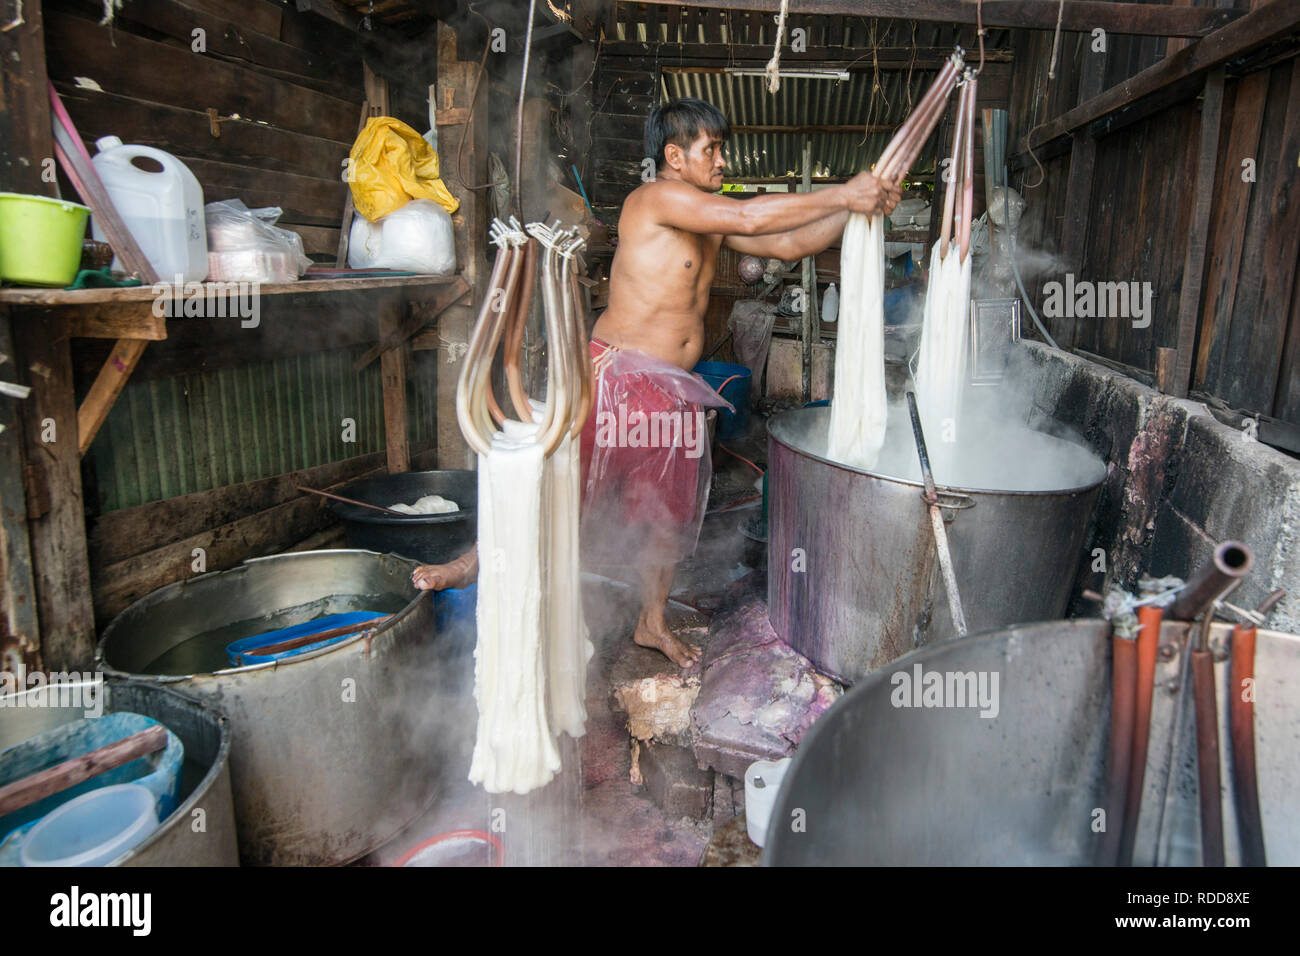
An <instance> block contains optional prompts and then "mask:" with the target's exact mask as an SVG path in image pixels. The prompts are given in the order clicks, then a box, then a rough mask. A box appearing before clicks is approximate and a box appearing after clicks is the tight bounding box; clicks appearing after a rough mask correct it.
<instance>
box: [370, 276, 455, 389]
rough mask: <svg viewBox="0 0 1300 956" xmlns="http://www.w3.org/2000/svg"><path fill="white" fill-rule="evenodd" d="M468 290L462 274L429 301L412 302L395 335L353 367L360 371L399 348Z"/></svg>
mask: <svg viewBox="0 0 1300 956" xmlns="http://www.w3.org/2000/svg"><path fill="white" fill-rule="evenodd" d="M468 292H469V283H468V282H466V281H465V280H464V279H463V278H461V277H460V276H457V277H456V282H455V283H454V284H452V285H449V286H443V287H441V288H439V289H438V290H437V292H436V293H435V295H434V297H433V298H432V299H430V300H429V301H427V302H412V303H410V312H409V314H408V315H407V316H406V318H405V319H403V320H402V322H401V323H400V325H398V327H397V328H396V329H395V330H394V333H393V335H392V336H390V337H389V338H386V339H381V340H380V342H379V344H378V345H375V346H373V347H372V348H369V349H367V350H366V351H365V353H364V354H363V355H362V356H361V357H360V358H359V359H357V360H356V362H354V363H353V368H355V369H356V370H357V371H358V372H360V371H361V370H362V369H363V368H365V367H366V366H367V365H369V364H370V363H371V362H373V361H374V360H375V359H377V358H379V357H380V356H381V355H382V354H383V353H385V352H387V351H388V350H390V349H394V348H397V347H398V346H399V345H401V344H402V343H403V342H405V341H407V340H408V339H409V338H411V336H413V335H415V334H416V333H417V332H419V331H420V330H421V329H423V328H424V327H425V326H426V325H428V324H429V323H430V322H432V321H434V320H435V319H437V318H438V316H440V315H441V314H442V313H443V312H445V311H447V309H448V307H450V306H451V305H453V304H454V303H456V302H457V301H459V300H460V299H461V298H462V297H464V296H465V294H466V293H468Z"/></svg>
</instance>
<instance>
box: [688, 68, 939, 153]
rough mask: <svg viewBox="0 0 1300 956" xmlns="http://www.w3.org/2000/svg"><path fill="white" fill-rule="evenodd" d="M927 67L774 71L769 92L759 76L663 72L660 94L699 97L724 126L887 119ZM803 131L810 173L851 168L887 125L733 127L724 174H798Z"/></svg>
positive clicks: (910, 98)
mask: <svg viewBox="0 0 1300 956" xmlns="http://www.w3.org/2000/svg"><path fill="white" fill-rule="evenodd" d="M935 75H936V73H935V71H932V70H926V71H921V70H914V71H912V72H911V74H910V76H909V73H908V71H906V70H881V71H880V72H879V73H875V72H862V73H859V72H854V73H850V74H849V79H847V80H823V79H811V78H801V77H782V79H781V88H780V89H779V90H778V91H777V92H776V93H775V94H771V93H768V91H767V81H766V79H765V78H764V77H762V76H747V75H736V74H729V73H685V72H683V73H675V72H672V73H670V72H665V73H664V74H663V79H664V90H663V93H664V97H665V98H670V97H678V96H695V97H699V98H700V99H702V100H707V101H708V102H710V103H712V104H714V105H715V106H717V107H718V108H719V109H720V110H722V111H723V112H724V113H725V114H726V115H727V119H729V120H730V121H731V125H732V126H852V125H859V124H860V125H862V126H863V127H866V126H868V125H871V126H891V127H892V126H897V125H898V124H900V123H902V122H903V120H904V119H906V117H907V115H908V114H909V113H910V112H911V110H912V107H913V106H914V105H915V104H916V103H917V102H918V101H919V100H920V98H921V97H922V96H923V95H924V94H925V91H926V89H927V88H928V87H929V85H930V83H931V82H933V80H934V77H935ZM877 84H878V85H877ZM808 136H811V138H812V157H813V172H814V175H823V176H851V175H853V174H854V173H857V172H860V171H861V170H863V169H866V168H868V167H869V166H870V164H871V163H872V162H874V161H875V159H876V157H877V156H879V155H880V153H881V151H882V150H884V148H885V146H886V144H888V142H889V140H890V138H891V137H892V136H893V133H892V132H878V133H867V134H864V133H811V134H805V133H735V134H733V135H732V138H731V141H730V142H729V143H728V144H727V174H728V175H730V176H745V177H771V176H797V175H802V173H803V170H802V168H801V165H802V162H803V143H804V139H805V138H807V137H808ZM913 172H914V173H919V172H920V170H914V171H913Z"/></svg>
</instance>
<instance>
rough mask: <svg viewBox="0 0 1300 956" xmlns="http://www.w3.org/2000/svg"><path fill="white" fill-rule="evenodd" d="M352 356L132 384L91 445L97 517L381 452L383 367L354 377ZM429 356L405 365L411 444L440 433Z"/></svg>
mask: <svg viewBox="0 0 1300 956" xmlns="http://www.w3.org/2000/svg"><path fill="white" fill-rule="evenodd" d="M359 354H360V350H340V351H333V352H322V353H316V354H312V355H298V356H291V357H287V358H280V359H275V360H273V361H269V362H261V363H255V364H250V365H246V366H242V367H238V368H225V369H218V370H216V371H212V372H203V373H199V374H193V375H181V376H177V377H175V378H169V379H161V380H156V381H142V382H128V384H127V386H126V388H125V389H124V390H123V392H122V394H121V395H120V396H119V397H118V400H117V402H116V403H115V404H114V406H113V410H112V411H111V412H110V413H109V416H108V420H107V421H106V422H105V423H104V426H103V428H101V429H100V432H99V434H98V435H97V436H96V437H95V441H94V442H93V444H92V445H91V455H92V456H93V466H92V467H93V468H94V473H95V480H96V485H97V488H98V498H99V509H100V512H101V513H102V512H105V511H112V510H115V509H118V508H129V507H132V506H134V505H139V504H144V503H145V502H148V501H157V500H159V499H163V498H172V497H175V496H177V495H185V494H189V493H191V492H195V491H206V490H208V489H211V488H219V487H222V486H224V485H232V484H238V483H239V482H243V481H253V480H256V479H258V478H268V477H270V476H272V475H278V474H284V473H285V472H291V471H296V470H298V469H300V468H310V467H313V466H315V465H323V464H327V463H329V462H334V461H342V460H344V459H347V458H354V457H356V456H359V455H366V454H369V453H371V452H377V451H382V450H383V449H384V445H385V443H384V412H383V391H382V385H381V383H380V363H379V362H372V363H371V364H370V365H369V366H368V367H367V368H366V369H365V370H364V371H362V372H361V373H360V374H358V373H357V372H356V371H355V370H354V369H353V367H352V363H353V361H354V360H355V359H356V358H357V356H358V355H359ZM436 354H437V353H433V352H431V353H416V357H415V361H413V362H412V363H411V369H410V374H409V375H408V384H407V404H408V416H409V419H410V423H411V440H412V441H413V442H417V441H425V440H427V439H430V438H432V437H434V435H435V434H436V427H435V421H434V415H435V407H436V401H437V395H436V383H435V373H434V366H433V364H432V363H433V361H434V358H433V356H436ZM426 355H427V356H428V357H427V358H426ZM344 418H351V419H353V420H355V422H356V442H355V443H346V444H345V443H344V441H343V419H344Z"/></svg>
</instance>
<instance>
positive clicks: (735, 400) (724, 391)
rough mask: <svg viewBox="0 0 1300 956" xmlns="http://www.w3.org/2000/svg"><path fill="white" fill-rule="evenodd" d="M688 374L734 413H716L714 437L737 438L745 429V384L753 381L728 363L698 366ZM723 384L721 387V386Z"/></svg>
mask: <svg viewBox="0 0 1300 956" xmlns="http://www.w3.org/2000/svg"><path fill="white" fill-rule="evenodd" d="M691 371H693V372H695V374H696V375H698V376H700V378H702V379H704V381H706V382H708V383H709V385H711V386H712V387H713V390H714V391H715V392H716V391H718V390H719V389H721V395H722V397H723V398H725V399H726V400H727V401H729V402H731V404H732V406H733V407H734V408H735V409H736V410H735V411H734V412H732V411H731V410H729V409H726V408H719V409H718V437H719V438H721V439H723V440H724V441H725V440H728V439H731V438H739V437H741V436H742V435H744V434H745V429H746V428H748V427H749V383H750V380H751V379H752V378H753V377H754V376H753V374H752V373H751V372H750V371H749V369H748V368H746V367H745V366H744V365H735V364H733V363H731V362H700V363H699V364H698V365H696V366H695V368H693V369H692V370H691ZM724 383H725V384H724Z"/></svg>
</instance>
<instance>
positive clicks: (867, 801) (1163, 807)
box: [764, 620, 1300, 866]
mask: <svg viewBox="0 0 1300 956" xmlns="http://www.w3.org/2000/svg"><path fill="white" fill-rule="evenodd" d="M1228 631H1229V628H1228V627H1226V626H1224V625H1216V626H1215V628H1214V632H1213V636H1212V640H1211V643H1212V646H1215V645H1217V646H1219V647H1222V642H1223V641H1224V639H1225V637H1226V635H1227V633H1228ZM1187 632H1188V626H1187V625H1186V624H1177V623H1170V624H1165V625H1164V626H1163V628H1162V629H1161V637H1160V647H1161V653H1160V660H1159V662H1158V664H1157V668H1156V683H1155V688H1156V689H1155V694H1154V697H1153V699H1152V717H1151V739H1150V747H1149V750H1148V758H1147V766H1146V775H1145V783H1144V789H1143V800H1142V808H1141V814H1140V816H1139V823H1138V829H1137V836H1136V841H1135V846H1134V855H1133V862H1134V864H1135V865H1138V866H1149V865H1152V864H1158V865H1175V866H1196V865H1199V864H1200V862H1201V858H1200V828H1199V803H1198V795H1197V775H1196V759H1195V752H1196V739H1195V738H1196V735H1195V730H1194V727H1195V722H1194V719H1193V715H1192V700H1191V694H1190V693H1184V692H1183V688H1189V687H1190V684H1191V681H1190V679H1189V675H1188V674H1187V673H1186V659H1187V654H1186V653H1185V649H1186V642H1187ZM1218 656H1221V655H1219V654H1216V657H1218ZM918 668H919V670H918ZM1215 668H1216V670H1215V676H1216V684H1217V697H1218V705H1219V740H1220V750H1221V753H1222V754H1223V757H1224V764H1223V765H1224V767H1225V768H1230V767H1231V766H1232V763H1231V756H1232V754H1231V751H1232V742H1231V737H1230V735H1229V733H1228V722H1227V721H1228V715H1227V701H1228V700H1229V697H1230V693H1231V691H1230V688H1229V673H1228V662H1227V661H1226V660H1223V661H1220V662H1218V663H1216V665H1215ZM918 674H919V675H920V678H921V687H922V688H923V687H924V685H925V684H926V682H927V681H929V680H931V678H929V677H928V675H930V674H938V675H939V677H940V678H941V679H942V680H943V682H944V686H945V688H947V687H948V685H949V683H951V685H952V687H953V688H954V691H955V689H956V688H957V687H958V686H959V685H963V684H964V686H967V687H969V686H970V679H969V678H964V679H958V677H957V675H973V676H974V678H975V681H976V684H977V685H978V683H979V680H980V675H984V680H985V686H986V687H987V688H991V687H992V686H993V683H992V675H994V674H996V675H998V679H997V685H996V686H997V694H996V695H995V697H996V708H995V709H996V714H995V715H993V716H987V717H985V716H981V709H980V707H978V706H975V707H971V706H952V705H953V704H955V703H957V702H958V697H957V696H956V694H955V693H949V692H948V691H947V690H946V689H945V691H944V692H943V694H942V695H941V696H936V697H934V698H932V700H940V701H942V702H943V703H945V704H948V705H949V706H942V707H939V706H925V705H924V701H925V698H924V697H922V698H921V702H922V704H923V706H919V707H918V706H915V704H916V703H917V696H916V692H917V676H918ZM1255 675H1256V686H1255V691H1256V697H1255V700H1256V704H1255V740H1256V763H1257V768H1258V779H1259V801H1260V810H1261V813H1262V817H1263V827H1264V838H1265V844H1266V849H1267V854H1268V862H1269V864H1270V865H1289V866H1295V865H1296V864H1298V863H1300V816H1297V815H1296V813H1295V812H1294V807H1295V796H1294V795H1295V793H1296V792H1297V791H1298V790H1300V756H1298V755H1297V752H1296V749H1295V741H1296V739H1297V737H1300V700H1298V699H1297V698H1296V696H1295V694H1294V688H1295V686H1296V682H1297V681H1298V680H1300V638H1297V637H1296V636H1295V635H1291V634H1283V633H1280V632H1277V631H1265V630H1261V631H1259V632H1258V636H1257V639H1256V658H1255ZM988 699H990V700H992V699H993V696H992V695H991V696H990V697H989V698H988ZM904 703H910V704H911V705H912V706H901V705H902V704H904ZM967 703H969V700H967ZM985 709H986V710H991V709H994V708H985ZM1109 722H1110V636H1109V628H1108V627H1107V626H1106V624H1105V623H1104V622H1102V621H1097V620H1075V621H1054V622H1049V623H1043V624H1027V625H1023V626H1019V627H1013V628H1008V629H1005V630H1000V631H996V632H993V633H989V634H983V635H978V636H971V637H967V638H963V639H960V640H953V641H949V642H946V643H943V644H939V645H936V646H933V647H928V648H925V649H923V650H919V651H916V652H914V653H912V654H909V655H907V656H906V657H903V658H901V659H900V660H897V661H895V662H894V663H893V664H892V665H890V666H889V667H886V668H884V669H882V670H879V671H876V672H875V673H873V674H870V675H868V676H867V677H865V678H864V679H863V680H861V681H860V682H859V683H858V684H857V685H856V686H855V687H854V688H853V689H852V690H851V691H849V693H847V694H846V695H845V696H844V697H843V698H842V699H840V700H839V701H837V702H836V703H835V705H834V706H833V707H831V709H830V710H828V711H827V712H826V713H825V714H823V715H822V717H821V718H820V719H819V720H818V721H817V723H816V724H814V725H813V727H812V729H811V731H810V732H809V733H808V735H807V736H806V737H805V738H804V740H803V742H802V744H801V745H800V747H799V750H798V752H797V753H796V754H795V758H794V762H793V763H792V764H791V766H790V770H789V772H788V773H787V774H786V776H785V780H784V782H783V783H782V786H781V791H780V793H779V794H778V796H777V800H776V804H775V807H774V809H773V812H772V817H771V820H772V822H771V825H770V829H769V831H768V836H767V846H766V851H765V855H764V862H766V863H768V864H774V865H837V864H839V865H876V864H879V865H886V866H891V865H916V866H927V865H961V866H989V865H1010V866H1017V865H1020V866H1023V865H1031V864H1048V865H1059V866H1071V865H1080V864H1089V863H1092V862H1093V860H1094V859H1095V858H1096V853H1097V849H1098V844H1099V842H1100V840H1101V833H1100V832H1097V831H1096V829H1095V824H1096V822H1097V820H1098V818H1097V816H1096V809H1097V808H1098V807H1100V806H1101V805H1102V803H1103V801H1104V789H1105V782H1106V780H1105V771H1106V768H1105V761H1106V745H1107V737H1108V734H1109ZM1222 793H1223V799H1224V824H1225V826H1224V831H1225V844H1226V846H1225V849H1226V858H1227V862H1228V863H1229V864H1230V865H1236V864H1237V863H1238V862H1239V860H1240V852H1239V848H1238V839H1237V832H1236V825H1235V820H1236V813H1235V805H1234V801H1233V786H1232V778H1231V775H1230V773H1228V772H1226V770H1225V772H1224V773H1223V775H1222ZM796 824H797V825H796Z"/></svg>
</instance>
